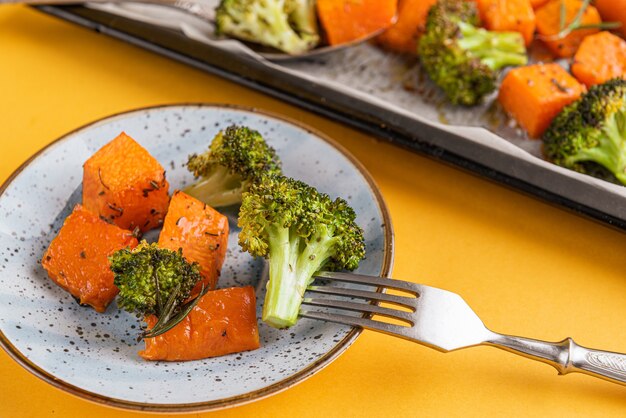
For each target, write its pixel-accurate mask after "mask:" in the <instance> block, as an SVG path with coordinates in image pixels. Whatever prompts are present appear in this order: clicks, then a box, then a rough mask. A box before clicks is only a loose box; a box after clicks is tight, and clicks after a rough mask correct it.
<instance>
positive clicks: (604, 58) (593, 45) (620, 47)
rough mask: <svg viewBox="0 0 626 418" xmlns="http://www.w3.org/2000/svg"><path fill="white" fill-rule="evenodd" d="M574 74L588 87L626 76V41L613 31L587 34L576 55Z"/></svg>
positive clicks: (573, 64) (573, 67)
mask: <svg viewBox="0 0 626 418" xmlns="http://www.w3.org/2000/svg"><path fill="white" fill-rule="evenodd" d="M572 74H574V76H575V77H576V78H577V79H578V80H579V81H580V82H582V83H584V84H585V85H586V86H587V87H591V86H593V85H595V84H602V83H604V82H605V81H609V80H610V79H612V78H616V77H621V78H626V41H625V40H623V39H622V38H620V37H619V36H616V35H613V34H612V33H611V32H600V33H596V34H595V35H590V36H587V37H586V38H585V39H584V40H583V42H582V43H581V44H580V48H578V51H577V52H576V55H574V62H573V63H572Z"/></svg>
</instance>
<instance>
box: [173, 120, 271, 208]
mask: <svg viewBox="0 0 626 418" xmlns="http://www.w3.org/2000/svg"><path fill="white" fill-rule="evenodd" d="M187 168H188V169H189V171H191V172H192V173H193V174H194V176H196V177H200V180H199V181H198V182H197V183H195V184H193V185H191V186H189V187H187V188H186V189H185V190H184V191H185V193H187V194H189V195H191V196H193V197H195V198H197V199H199V200H201V201H203V202H204V203H206V204H208V205H210V206H213V207H220V206H228V205H233V204H235V203H240V202H241V194H242V193H243V192H244V191H246V190H248V188H249V187H250V185H251V184H252V183H255V182H258V181H260V180H261V179H262V178H264V177H265V176H267V175H276V174H280V173H281V170H280V162H279V160H278V156H277V155H276V152H275V151H274V149H273V148H272V147H270V146H269V145H267V143H266V142H265V140H264V139H263V137H262V136H261V134H260V133H258V132H257V131H254V130H252V129H249V128H246V127H243V126H231V127H229V128H226V130H224V131H221V132H220V133H218V134H217V136H216V137H215V138H214V139H213V142H212V143H211V145H210V146H209V149H208V151H206V152H205V153H203V154H199V155H198V154H193V155H191V156H190V157H189V161H188V162H187Z"/></svg>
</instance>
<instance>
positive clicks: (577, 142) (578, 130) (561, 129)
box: [543, 78, 626, 185]
mask: <svg viewBox="0 0 626 418" xmlns="http://www.w3.org/2000/svg"><path fill="white" fill-rule="evenodd" d="M543 144H544V152H545V154H546V157H547V158H548V159H549V160H550V161H552V162H554V163H555V164H558V165H561V166H563V167H567V168H571V169H573V170H576V171H579V172H581V173H589V172H593V173H602V172H604V173H606V174H607V177H609V178H610V177H612V176H614V178H616V179H617V180H619V182H621V183H622V184H625V185H626V80H624V79H618V78H616V79H613V80H609V81H607V82H606V83H604V84H598V85H595V86H593V87H591V88H590V89H589V91H588V92H587V93H586V94H584V95H583V96H582V97H581V98H580V99H579V100H577V101H575V102H574V103H572V104H571V105H569V106H567V107H565V109H563V111H562V112H561V113H560V114H559V115H558V116H557V117H556V118H555V119H554V120H553V121H552V124H551V125H550V127H549V128H548V130H547V131H546V132H545V134H544V136H543ZM599 168H602V169H603V170H598V169H599ZM600 175H601V174H600Z"/></svg>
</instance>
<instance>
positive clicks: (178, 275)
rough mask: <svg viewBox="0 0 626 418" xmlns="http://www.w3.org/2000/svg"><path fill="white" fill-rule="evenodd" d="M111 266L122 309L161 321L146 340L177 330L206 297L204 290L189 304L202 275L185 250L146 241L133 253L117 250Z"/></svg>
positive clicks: (147, 335) (132, 251)
mask: <svg viewBox="0 0 626 418" xmlns="http://www.w3.org/2000/svg"><path fill="white" fill-rule="evenodd" d="M109 263H110V268H111V271H113V274H114V284H115V286H117V288H118V289H119V291H120V293H119V296H118V299H117V304H118V306H119V307H120V308H122V309H124V310H126V311H128V312H131V313H135V314H137V315H138V316H143V317H145V316H149V315H155V316H156V317H157V318H158V322H157V323H156V324H155V326H154V327H153V328H152V329H151V330H149V331H147V332H144V334H143V335H142V337H143V338H151V337H155V336H157V335H160V334H162V333H164V332H166V331H168V330H169V329H171V328H172V327H174V326H175V325H176V324H178V323H179V322H180V321H181V320H182V319H183V318H185V317H186V316H187V314H188V313H189V312H190V311H191V309H193V307H194V306H195V304H196V303H197V302H198V301H199V299H200V297H201V296H202V295H203V294H204V289H203V291H202V292H201V294H200V295H199V296H197V297H196V298H195V299H194V300H193V301H189V302H186V303H185V301H186V300H187V299H188V298H189V296H190V293H191V290H192V289H193V287H194V285H195V284H196V283H197V282H198V281H200V280H202V276H201V275H200V269H199V267H198V264H197V263H193V264H191V263H189V262H188V261H187V260H185V258H183V255H182V251H181V250H179V251H171V250H167V249H164V248H159V247H158V246H157V244H148V243H147V242H146V241H143V242H142V243H141V244H139V245H138V246H137V247H135V248H134V249H132V250H129V249H122V250H119V251H116V252H115V253H113V254H112V255H111V256H110V257H109ZM207 290H208V289H207Z"/></svg>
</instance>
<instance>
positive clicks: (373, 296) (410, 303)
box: [307, 286, 417, 311]
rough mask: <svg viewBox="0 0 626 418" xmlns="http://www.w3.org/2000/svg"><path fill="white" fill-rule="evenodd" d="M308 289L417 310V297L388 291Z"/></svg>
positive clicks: (337, 288) (331, 288)
mask: <svg viewBox="0 0 626 418" xmlns="http://www.w3.org/2000/svg"><path fill="white" fill-rule="evenodd" d="M307 290H308V291H311V292H316V293H323V294H326V295H334V296H347V297H353V298H359V299H367V300H375V301H379V302H389V303H393V304H395V305H400V306H404V307H407V308H409V309H412V310H413V311H415V308H416V303H417V302H416V301H417V299H416V298H413V297H407V296H396V295H388V294H386V293H380V292H371V291H367V290H355V289H344V288H341V287H333V286H309V287H308V288H307Z"/></svg>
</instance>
